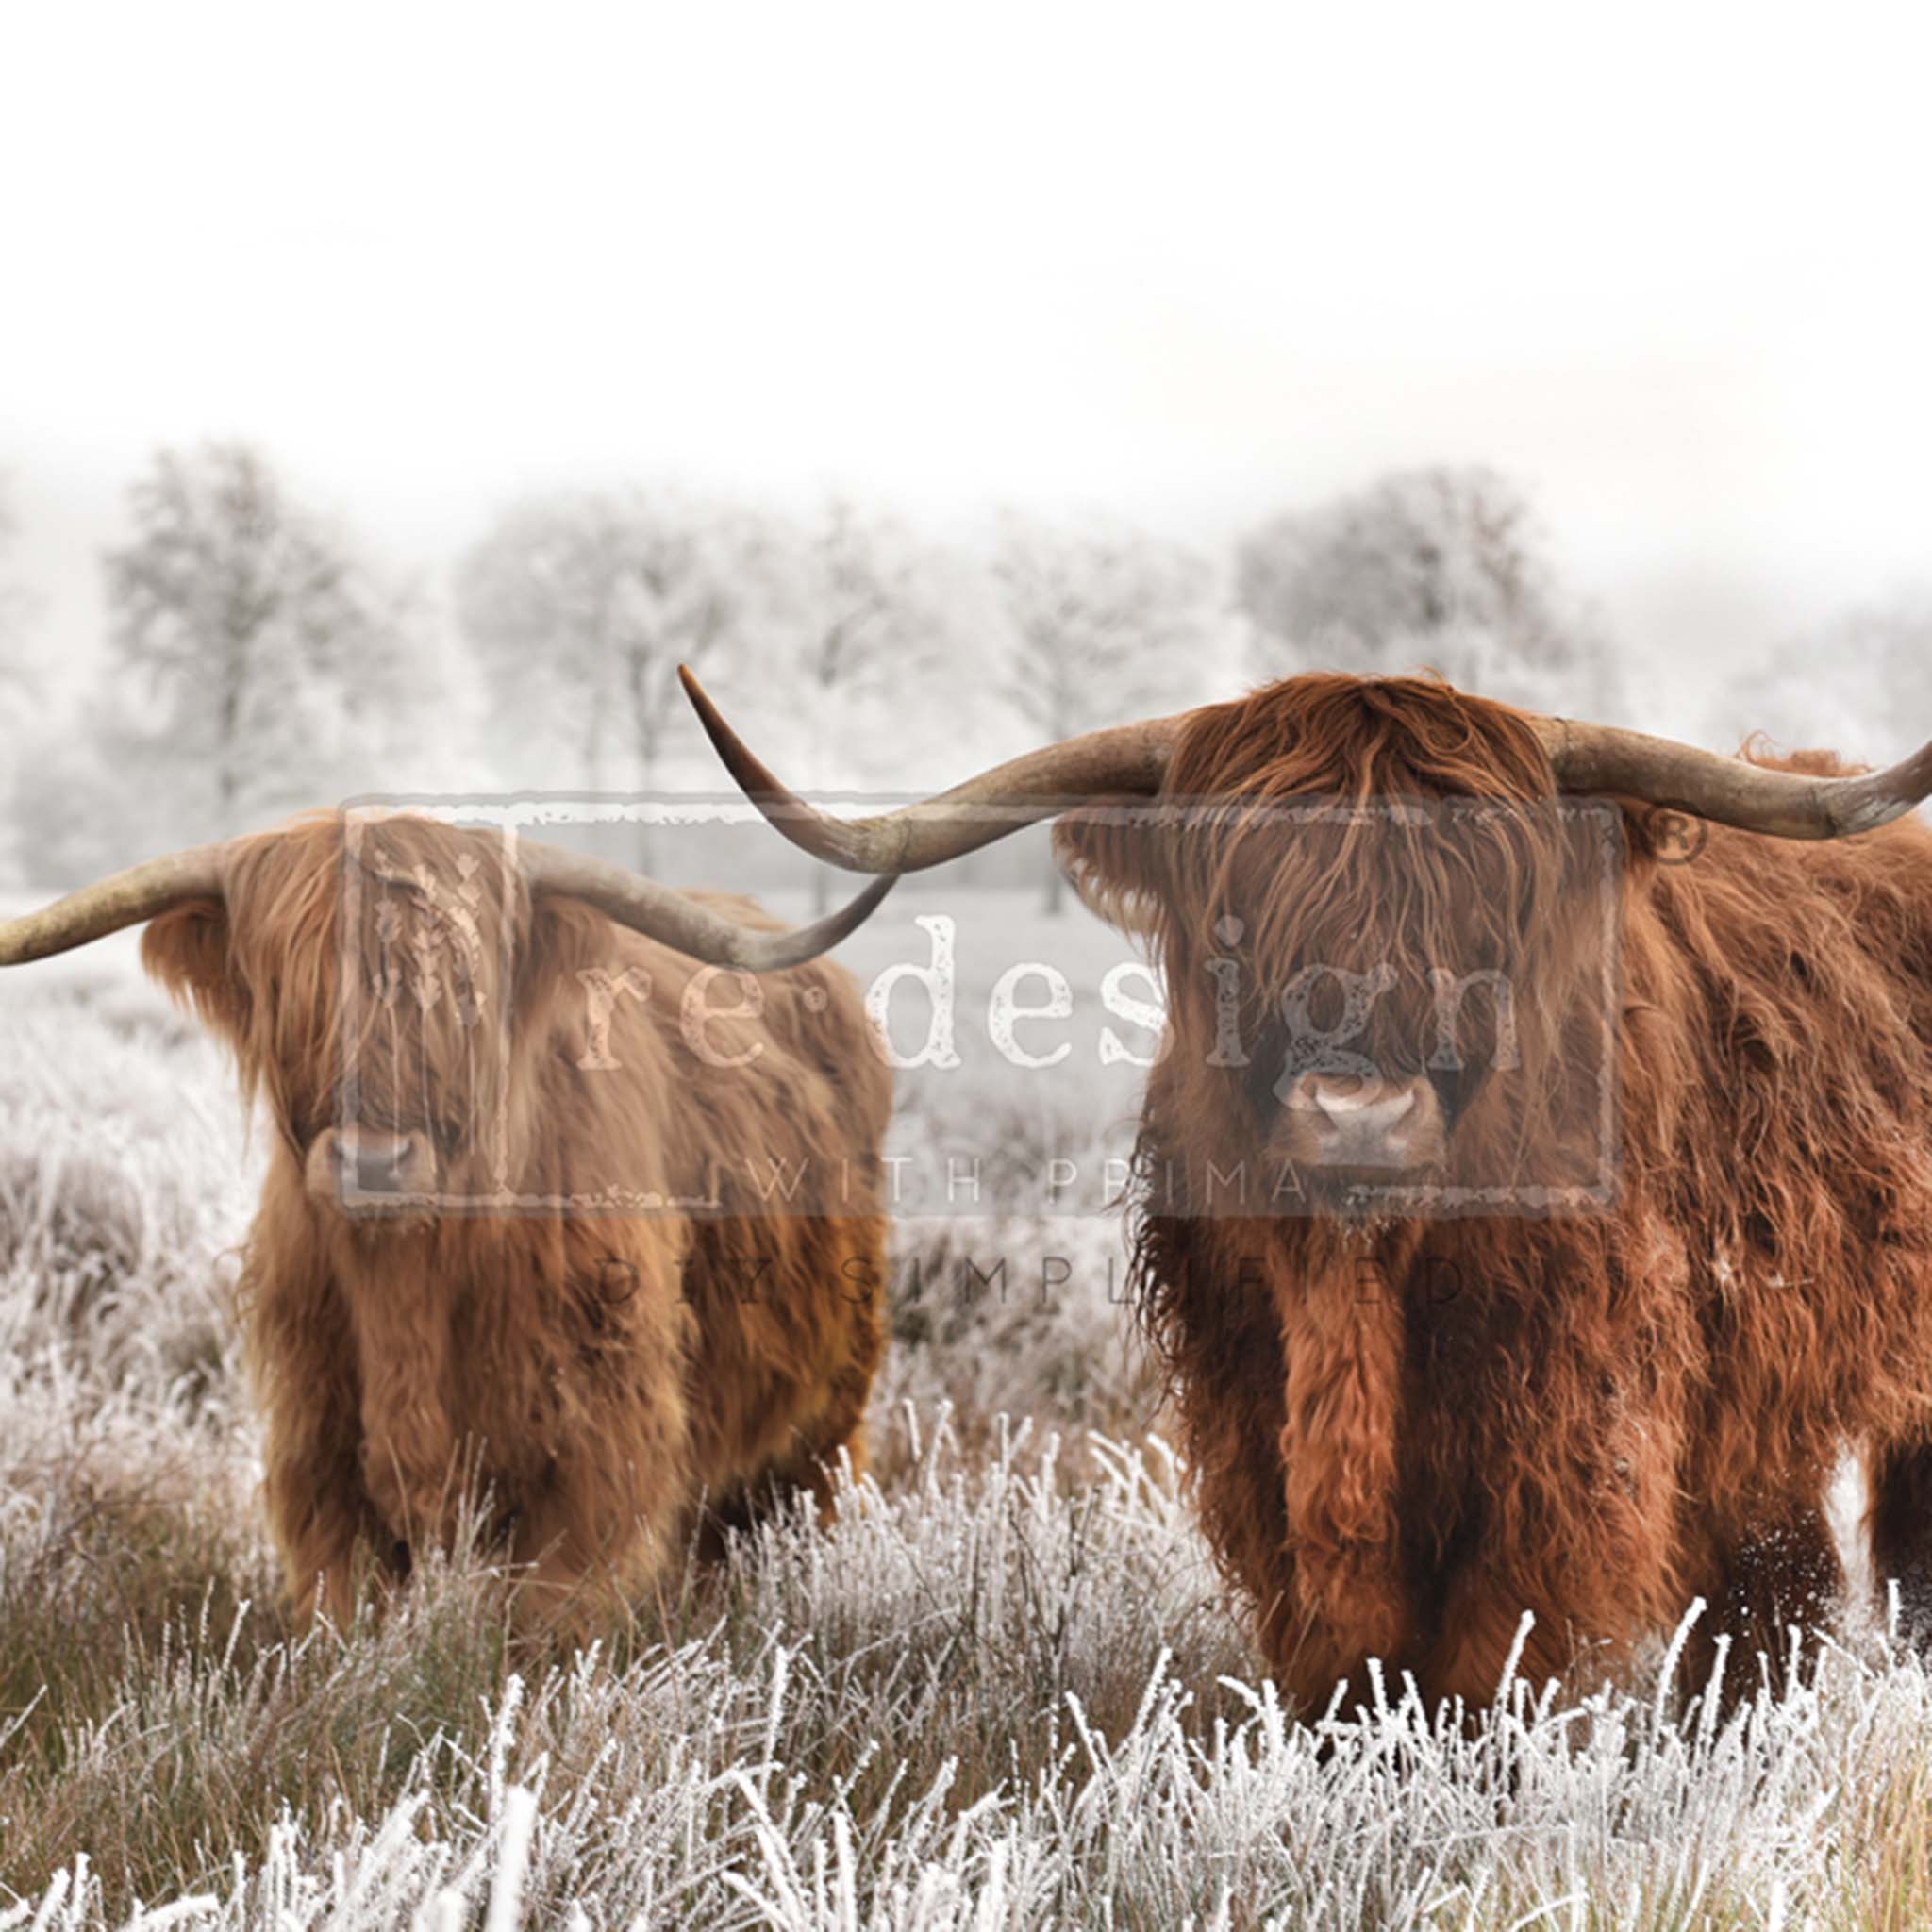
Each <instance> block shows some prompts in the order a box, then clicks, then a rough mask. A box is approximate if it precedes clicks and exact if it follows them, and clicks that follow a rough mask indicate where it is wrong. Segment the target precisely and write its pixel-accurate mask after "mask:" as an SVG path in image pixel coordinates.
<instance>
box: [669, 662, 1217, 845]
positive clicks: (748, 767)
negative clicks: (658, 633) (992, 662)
mask: <svg viewBox="0 0 1932 1932" xmlns="http://www.w3.org/2000/svg"><path fill="white" fill-rule="evenodd" d="M677 675H678V676H679V677H680V678H682V679H683V680H684V690H685V695H686V696H687V697H689V698H690V699H691V705H692V707H693V708H695V709H696V711H697V714H698V718H699V720H700V721H701V722H702V724H704V727H705V730H706V732H707V733H708V736H709V738H710V741H711V742H712V744H714V745H715V746H716V747H717V751H718V756H719V757H720V758H723V759H724V766H725V769H726V770H727V771H728V772H729V773H730V774H731V775H732V777H733V778H735V779H736V780H737V781H738V785H739V788H740V790H741V791H743V792H744V793H745V795H746V796H747V797H748V798H750V800H751V802H752V803H753V804H754V805H755V806H757V807H758V809H759V810H760V811H761V812H763V813H764V815H765V816H766V818H768V819H769V820H771V822H772V824H774V825H775V826H776V827H777V828H778V830H779V831H781V832H783V833H784V835H785V836H786V837H787V838H788V839H790V840H791V842H792V843H793V844H794V845H796V846H798V847H800V848H801V849H802V850H804V851H806V852H809V853H810V854H811V856H812V857H813V858H822V859H824V860H825V862H826V863H827V864H830V865H841V866H843V867H844V868H845V869H846V870H847V871H848V872H886V873H893V874H899V873H908V872H924V870H925V869H926V868H927V867H928V866H934V865H941V864H943V863H944V862H945V861H946V860H947V859H949V858H959V857H960V856H961V855H962V854H963V853H967V852H976V851H977V850H978V849H979V848H980V847H981V846H982V845H991V843H992V842H993V841H995V840H996V839H1004V838H1006V837H1007V836H1008V833H1011V832H1017V831H1019V830H1020V828H1021V827H1022V826H1023V825H1030V824H1035V823H1036V822H1037V821H1039V820H1041V819H1050V818H1053V817H1055V816H1056V815H1057V814H1058V813H1060V812H1063V811H1066V810H1067V809H1069V808H1071V807H1074V806H1077V805H1084V804H1085V803H1087V802H1088V801H1089V800H1090V799H1094V798H1108V797H1113V798H1118V797H1123V796H1126V797H1152V796H1153V795H1154V794H1155V793H1156V792H1158V791H1159V790H1160V787H1161V784H1162V782H1163V780H1164V779H1165V778H1166V775H1167V764H1168V759H1169V758H1171V757H1172V756H1173V753H1174V742H1175V741H1176V739H1177V738H1178V737H1179V735H1180V727H1181V724H1182V722H1183V719H1184V717H1185V715H1186V714H1185V713H1181V714H1177V715H1176V716H1174V717H1172V718H1150V719H1147V720H1145V721H1144V722H1143V723H1141V724H1115V725H1109V726H1108V728H1107V729H1106V730H1104V731H1089V732H1086V733H1085V734H1083V735H1082V736H1080V737H1078V738H1069V739H1066V740H1064V741H1062V742H1060V743H1058V744H1051V745H1047V746H1045V747H1044V748H1043V749H1041V750H1040V751H1030V752H1027V753H1026V754H1025V755H1024V757H1022V758H1013V759H1010V760H1008V763H1006V764H1004V765H995V766H994V767H993V769H992V770H991V771H990V772H982V773H981V774H979V776H978V777H976V778H969V779H968V780H967V781H966V782H965V784H963V785H956V786H954V787H953V789H952V790H951V791H941V793H940V794H939V795H938V796H937V797H936V798H928V799H924V800H923V801H922V802H921V803H920V804H918V805H908V806H905V807H903V808H901V809H899V810H898V811H890V812H884V813H881V814H880V815H879V816H878V817H876V818H869V819H835V818H833V817H831V816H830V815H829V814H828V813H825V812H822V811H820V810H818V809H817V808H815V807H813V806H809V805H808V804H807V803H806V802H805V800H804V799H802V798H800V797H799V796H798V794H797V793H796V792H795V791H792V790H791V788H790V787H789V786H788V785H786V784H785V783H784V781H783V780H782V779H780V778H779V777H777V776H776V774H774V773H773V772H772V771H771V770H770V769H769V768H768V767H767V766H766V765H765V764H764V763H763V762H762V761H761V760H760V759H759V758H758V757H757V755H756V754H755V753H754V752H753V751H752V750H751V749H750V747H749V746H748V745H746V743H745V742H744V741H743V740H742V739H741V738H740V737H739V735H738V734H737V732H735V731H734V730H732V728H731V726H730V725H729V724H726V723H725V722H724V715H723V714H722V713H721V712H720V711H719V709H718V708H717V706H716V705H714V704H713V703H712V702H711V700H710V698H709V697H708V695H707V694H706V692H705V688H704V686H703V685H701V684H700V683H699V682H698V681H697V679H696V678H695V677H693V676H692V675H691V671H690V669H689V667H687V666H685V665H679V666H678V669H677Z"/></svg>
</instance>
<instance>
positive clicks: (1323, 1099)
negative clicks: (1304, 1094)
mask: <svg viewBox="0 0 1932 1932" xmlns="http://www.w3.org/2000/svg"><path fill="white" fill-rule="evenodd" d="M1312 1097H1313V1100H1314V1103H1315V1106H1316V1108H1318V1109H1319V1110H1320V1112H1321V1114H1322V1116H1323V1118H1324V1120H1326V1121H1327V1123H1328V1124H1329V1125H1330V1126H1332V1127H1334V1128H1336V1129H1337V1130H1338V1131H1341V1132H1344V1133H1350V1134H1355V1135H1358V1136H1360V1137H1361V1138H1362V1139H1364V1140H1368V1139H1374V1140H1386V1139H1387V1138H1388V1136H1389V1134H1390V1132H1391V1129H1392V1128H1394V1127H1395V1126H1396V1125H1397V1124H1399V1123H1400V1122H1401V1121H1402V1120H1403V1119H1404V1118H1405V1117H1406V1116H1407V1114H1408V1113H1409V1112H1410V1111H1411V1110H1412V1109H1413V1108H1414V1107H1415V1089H1414V1088H1413V1087H1400V1088H1397V1089H1395V1090H1394V1091H1392V1092H1391V1091H1390V1090H1389V1089H1388V1088H1387V1087H1385V1086H1383V1085H1382V1083H1381V1082H1380V1081H1377V1080H1356V1081H1345V1082H1337V1081H1333V1080H1327V1079H1324V1078H1323V1077H1322V1075H1320V1074H1316V1075H1315V1077H1314V1082H1313V1094H1312Z"/></svg>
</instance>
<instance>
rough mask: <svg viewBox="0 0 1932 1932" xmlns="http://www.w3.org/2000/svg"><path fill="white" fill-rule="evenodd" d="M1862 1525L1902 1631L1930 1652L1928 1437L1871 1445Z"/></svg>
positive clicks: (1931, 1462) (1931, 1463)
mask: <svg viewBox="0 0 1932 1932" xmlns="http://www.w3.org/2000/svg"><path fill="white" fill-rule="evenodd" d="M1871 1482H1872V1501H1871V1507H1870V1508H1869V1509H1868V1511H1867V1512H1866V1518H1865V1523H1866V1529H1867V1533H1868V1534H1869V1535H1870V1537H1871V1539H1872V1566H1873V1571H1874V1574H1875V1575H1876V1577H1877V1579H1878V1585H1879V1588H1880V1589H1881V1590H1883V1589H1884V1588H1885V1587H1886V1586H1887V1585H1888V1584H1890V1583H1893V1582H1895V1583H1896V1584H1897V1585H1898V1591H1899V1609H1900V1613H1901V1624H1902V1629H1903V1633H1904V1635H1905V1636H1907V1638H1909V1639H1910V1640H1911V1641H1912V1642H1913V1643H1914V1644H1915V1645H1916V1646H1917V1647H1918V1648H1919V1649H1920V1650H1921V1651H1924V1652H1926V1653H1928V1654H1932V1442H1888V1443H1886V1444H1884V1445H1883V1446H1882V1447H1880V1448H1878V1449H1877V1450H1875V1451H1874V1454H1873V1457H1872V1468H1871Z"/></svg>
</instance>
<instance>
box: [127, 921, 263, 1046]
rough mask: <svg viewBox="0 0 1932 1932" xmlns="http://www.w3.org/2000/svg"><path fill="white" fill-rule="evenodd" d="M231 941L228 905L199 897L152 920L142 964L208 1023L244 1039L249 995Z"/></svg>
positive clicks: (144, 939) (227, 1036)
mask: <svg viewBox="0 0 1932 1932" xmlns="http://www.w3.org/2000/svg"><path fill="white" fill-rule="evenodd" d="M229 941H230V933H229V927H228V913H227V908H225V906H224V905H223V904H222V902H221V901H220V900H219V899H194V900H191V901H190V902H189V903H188V904H187V905H185V906H176V907H175V908H174V909H173V910H172V911H168V912H164V913H162V914H161V916H160V917H159V918H158V919H153V920H150V921H149V922H148V927H147V930H146V932H144V933H143V934H142V938H141V963H142V965H143V966H144V967H146V969H147V971H148V972H149V974H152V975H153V977H154V978H156V979H158V981H159V982H160V983H161V984H162V985H163V986H164V987H166V988H167V989H168V991H169V992H171V993H172V994H173V995H174V996H175V999H176V1000H177V1001H179V1002H180V1004H181V1005H183V1006H184V1007H189V1008H192V1010H193V1011H194V1012H195V1013H196V1014H197V1015H198V1016H199V1017H200V1019H201V1021H202V1022H203V1024H206V1025H208V1026H210V1027H212V1028H213V1029H214V1031H215V1032H217V1033H219V1034H221V1035H222V1036H223V1037H224V1038H225V1040H227V1041H231V1042H239V1041H241V1039H242V1036H243V1034H244V1033H246V1031H247V1030H248V1017H249V997H248V988H247V986H246V985H245V983H244V982H243V980H242V975H241V974H240V972H239V971H238V970H237V968H236V965H235V960H234V957H233V949H232V947H231V945H230V942H229Z"/></svg>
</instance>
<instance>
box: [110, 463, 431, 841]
mask: <svg viewBox="0 0 1932 1932" xmlns="http://www.w3.org/2000/svg"><path fill="white" fill-rule="evenodd" d="M128 500H129V509H130V512H131V516H132V521H133V524H134V534H133V536H132V538H131V540H130V541H128V542H127V543H125V545H123V546H122V547H121V548H119V549H116V550H113V551H110V552H109V553H108V557H107V558H106V568H107V577H108V604H109V607H110V608H111V610H112V613H113V630H112V640H113V643H114V646H115V649H116V651H117V653H118V655H119V657H120V659H121V662H122V663H123V665H124V666H125V668H127V669H128V670H130V671H134V672H137V673H140V674H143V675H144V676H145V679H146V691H147V696H148V701H149V704H150V706H151V707H153V708H155V709H154V710H153V711H151V713H150V716H149V717H148V719H147V720H146V721H144V722H145V724H146V725H147V727H148V728H147V730H146V731H145V733H144V736H145V738H146V743H145V746H144V747H143V748H144V750H145V752H146V753H147V754H148V755H149V756H150V757H151V758H159V759H162V760H164V761H165V762H166V763H168V764H169V765H171V766H172V767H174V768H175V771H176V774H177V779H178V780H179V781H180V782H184V783H185V782H186V781H187V779H188V777H189V775H190V774H191V773H192V774H206V775H207V777H208V781H209V784H210V786H211V790H212V804H213V812H214V816H215V818H216V819H217V821H218V822H219V823H220V824H222V825H223V826H224V827H231V826H232V825H233V824H235V823H236V821H237V820H238V818H239V817H240V816H241V815H242V811H243V809H244V808H248V809H256V808H260V807H262V806H265V805H275V806H287V805H290V804H294V803H311V802H313V800H314V799H315V797H316V796H318V795H320V794H321V793H322V792H324V791H325V790H326V789H327V788H328V787H329V786H330V784H331V782H332V781H333V780H334V779H335V778H337V777H338V775H339V774H341V770H342V765H343V760H344V759H345V758H347V757H348V755H349V752H350V748H351V747H352V746H353V745H355V744H356V743H357V742H358V741H365V740H366V741H375V740H376V739H379V738H382V737H385V736H387V734H388V733H389V731H390V730H391V725H392V724H393V712H394V710H395V708H396V696H397V673H398V668H399V667H398V657H399V651H400V646H399V643H398V640H397V637H396V635H395V633H394V629H393V626H392V619H393V615H394V613H393V610H392V608H391V607H390V603H389V599H388V597H387V593H385V592H384V591H380V590H378V589H377V587H376V586H375V582H374V580H373V578H371V577H370V576H369V575H368V574H367V573H366V572H365V571H364V570H363V569H362V568H361V566H360V565H359V564H358V560H357V559H356V558H355V555H354V553H353V551H352V550H351V549H350V547H349V546H348V544H347V542H346V541H345V540H344V539H343V538H342V537H341V535H340V534H339V533H337V532H335V531H334V530H332V529H330V528H329V527H328V526H327V525H325V524H324V523H323V522H322V521H321V520H320V519H319V518H317V517H314V516H312V515H311V514H309V513H308V512H307V511H306V510H304V509H302V508H299V507H298V506H297V505H296V504H295V503H294V502H293V501H292V500H291V498H290V497H289V495H288V494H287V492H286V491H285V490H284V489H283V486H282V484H281V482H280V480H279V479H278V478H277V477H276V475H275V473H274V471H273V470H272V469H271V467H270V466H269V464H268V462H267V461H266V459H265V458H263V457H262V456H261V454H260V453H259V452H258V451H257V450H255V449H253V448H251V447H250V446H249V445H248V444H246V443H242V442H216V443H208V444H205V445H204V446H202V447H201V448H200V449H197V450H195V451H193V452H192V453H185V454H184V453H182V452H180V451H175V450H162V451H160V452H159V453H158V455H157V456H156V458H155V460H154V464H153V467H152V468H151V469H150V471H149V472H148V474H147V475H145V476H143V477H142V478H141V479H140V480H138V481H137V482H136V483H135V484H134V485H133V487H132V488H131V490H130V491H129V493H128ZM127 724H128V728H129V729H131V730H133V731H134V732H135V733H136V734H137V735H138V736H139V735H143V734H142V724H140V723H137V722H136V721H134V720H128V721H127ZM154 726H158V727H159V729H158V730H155V729H154V728H152V727H154Z"/></svg>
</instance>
